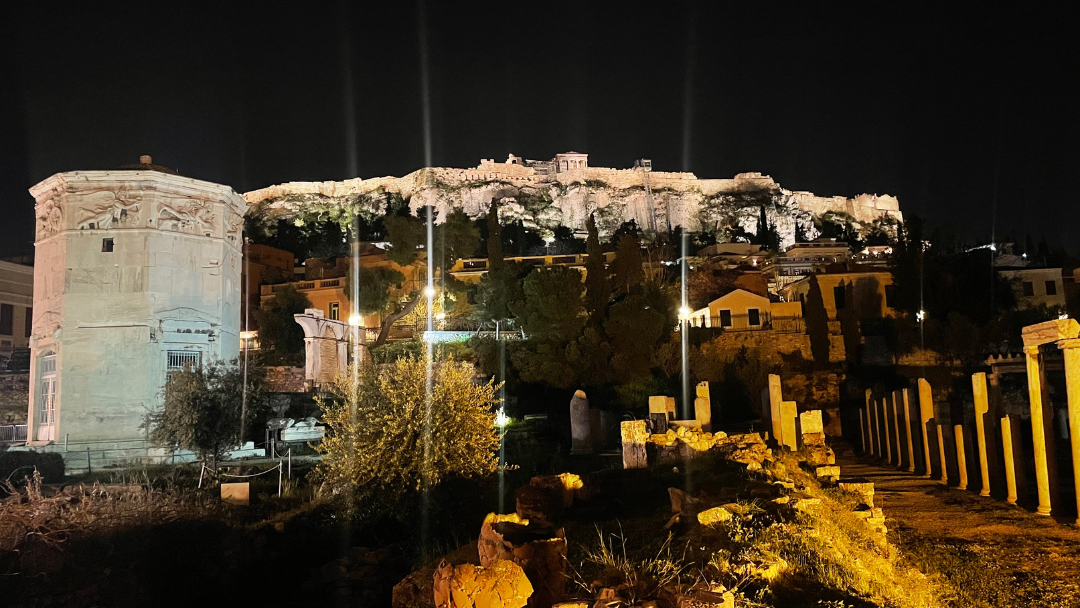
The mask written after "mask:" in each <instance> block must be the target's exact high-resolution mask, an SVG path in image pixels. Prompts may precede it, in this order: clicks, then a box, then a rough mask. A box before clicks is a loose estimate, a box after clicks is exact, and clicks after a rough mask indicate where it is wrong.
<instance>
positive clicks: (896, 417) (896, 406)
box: [892, 391, 904, 468]
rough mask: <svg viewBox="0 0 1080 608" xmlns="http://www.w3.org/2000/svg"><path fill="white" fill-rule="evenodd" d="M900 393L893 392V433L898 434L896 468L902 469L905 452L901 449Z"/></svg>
mask: <svg viewBox="0 0 1080 608" xmlns="http://www.w3.org/2000/svg"><path fill="white" fill-rule="evenodd" d="M899 397H900V391H893V394H892V426H893V432H894V433H895V434H896V467H897V468H900V467H902V466H904V456H903V454H904V450H903V448H901V447H900V412H899V410H900V400H899Z"/></svg>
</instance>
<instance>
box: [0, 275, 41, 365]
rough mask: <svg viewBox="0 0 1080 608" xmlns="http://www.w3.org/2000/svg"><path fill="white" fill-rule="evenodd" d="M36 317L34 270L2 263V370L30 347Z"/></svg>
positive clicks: (0, 316)
mask: <svg viewBox="0 0 1080 608" xmlns="http://www.w3.org/2000/svg"><path fill="white" fill-rule="evenodd" d="M33 315H34V267H33V266H25V265H23V264H13V263H11V262H3V261H0V369H6V366H7V360H8V359H10V358H11V355H12V353H13V352H14V351H15V349H17V348H26V347H27V346H29V344H30V331H31V328H32V326H33V323H34V321H33V319H34V316H33ZM23 352H24V353H25V351H23Z"/></svg>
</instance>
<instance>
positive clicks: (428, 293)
mask: <svg viewBox="0 0 1080 608" xmlns="http://www.w3.org/2000/svg"><path fill="white" fill-rule="evenodd" d="M424 295H425V296H427V297H429V298H434V297H435V288H434V287H433V286H431V285H428V286H427V287H425V288H424Z"/></svg>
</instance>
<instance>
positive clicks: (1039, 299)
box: [998, 268, 1065, 309]
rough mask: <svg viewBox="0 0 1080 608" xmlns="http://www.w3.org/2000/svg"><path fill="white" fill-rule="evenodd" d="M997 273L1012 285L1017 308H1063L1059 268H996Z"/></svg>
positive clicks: (1061, 281) (1063, 291) (1061, 280)
mask: <svg viewBox="0 0 1080 608" xmlns="http://www.w3.org/2000/svg"><path fill="white" fill-rule="evenodd" d="M998 275H999V276H1001V277H1002V278H1004V279H1006V280H1008V281H1009V283H1010V284H1011V285H1012V288H1013V294H1014V295H1015V297H1016V306H1017V308H1020V309H1025V308H1038V307H1039V306H1046V307H1048V308H1061V309H1064V308H1065V285H1064V281H1063V279H1062V273H1061V268H1017V269H1009V270H998Z"/></svg>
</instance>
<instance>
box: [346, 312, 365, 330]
mask: <svg viewBox="0 0 1080 608" xmlns="http://www.w3.org/2000/svg"><path fill="white" fill-rule="evenodd" d="M363 322H364V318H363V317H361V316H360V315H359V314H358V313H355V312H354V313H353V314H351V315H349V326H350V327H360V325H361V324H363Z"/></svg>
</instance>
